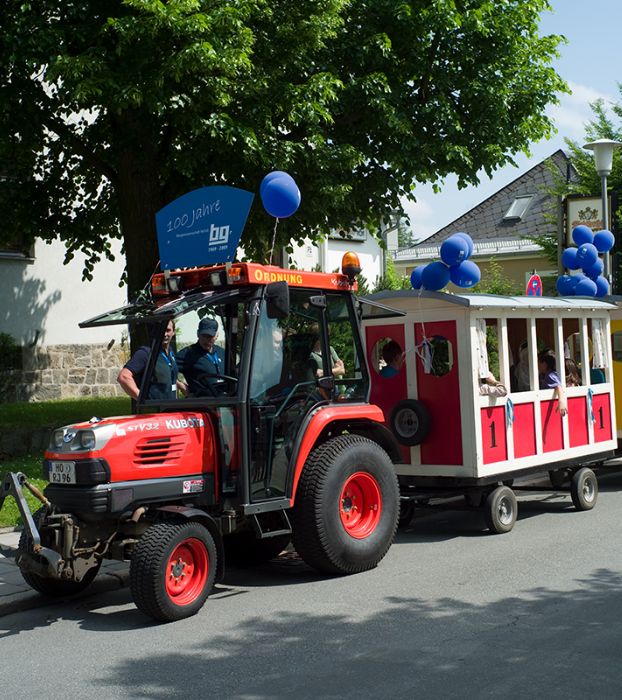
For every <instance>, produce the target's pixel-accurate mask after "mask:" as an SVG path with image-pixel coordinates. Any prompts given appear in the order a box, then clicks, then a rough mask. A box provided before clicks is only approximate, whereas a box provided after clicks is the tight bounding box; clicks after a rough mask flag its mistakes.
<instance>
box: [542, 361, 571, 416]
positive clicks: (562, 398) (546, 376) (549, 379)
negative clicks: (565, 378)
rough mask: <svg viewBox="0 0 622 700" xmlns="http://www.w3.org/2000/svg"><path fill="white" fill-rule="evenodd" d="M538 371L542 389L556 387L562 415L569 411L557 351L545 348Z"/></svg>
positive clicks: (558, 407) (559, 409) (558, 406)
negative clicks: (558, 366)
mask: <svg viewBox="0 0 622 700" xmlns="http://www.w3.org/2000/svg"><path fill="white" fill-rule="evenodd" d="M538 371H539V373H540V389H554V390H555V395H556V396H557V402H558V405H557V410H558V411H559V412H560V413H561V415H562V416H565V415H566V413H568V404H567V401H566V392H565V391H564V387H563V386H562V382H561V379H560V377H559V374H558V373H557V363H556V361H555V353H554V352H553V351H552V350H543V351H542V352H541V353H540V354H539V355H538Z"/></svg>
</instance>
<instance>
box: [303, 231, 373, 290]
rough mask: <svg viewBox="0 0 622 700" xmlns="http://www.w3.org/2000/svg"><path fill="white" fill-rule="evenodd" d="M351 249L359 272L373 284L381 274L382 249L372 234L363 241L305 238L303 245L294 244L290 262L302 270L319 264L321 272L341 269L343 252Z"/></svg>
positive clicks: (370, 284)
mask: <svg viewBox="0 0 622 700" xmlns="http://www.w3.org/2000/svg"><path fill="white" fill-rule="evenodd" d="M348 251H352V252H354V253H356V254H357V255H358V256H359V260H360V262H361V274H363V275H364V276H365V278H366V279H367V282H368V284H369V286H370V287H371V286H373V285H374V284H375V282H376V278H377V277H379V276H380V275H381V274H382V250H381V248H380V246H379V245H378V242H377V241H376V239H375V238H374V237H373V236H370V235H369V234H367V237H366V239H365V240H364V241H341V240H336V239H333V238H330V239H327V240H325V241H324V242H322V243H315V242H311V241H310V240H309V239H306V241H305V243H304V244H303V245H296V244H294V253H293V255H292V256H291V260H292V264H294V265H296V267H298V268H300V269H302V270H313V269H314V268H315V266H316V265H320V267H321V269H322V272H333V271H334V270H341V258H342V257H343V254H344V253H346V252H348Z"/></svg>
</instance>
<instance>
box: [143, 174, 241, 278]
mask: <svg viewBox="0 0 622 700" xmlns="http://www.w3.org/2000/svg"><path fill="white" fill-rule="evenodd" d="M253 197H254V194H253V193H252V192H247V191H246V190H241V189H239V188H237V187H229V186H226V185H216V186H214V187H201V188H199V189H198V190H193V191H192V192H188V193H187V194H184V195H182V196H181V197H178V198H177V199H175V200H173V201H172V202H170V203H169V204H167V205H166V206H165V207H163V208H162V209H160V211H159V212H157V213H156V217H155V218H156V231H157V235H158V248H159V251H160V267H161V269H162V270H173V269H175V268H178V267H196V266H198V265H213V264H217V263H225V262H230V261H232V260H233V259H234V258H235V253H236V250H237V248H238V245H239V243H240V237H241V236H242V231H243V229H244V225H245V224H246V219H247V217H248V213H249V211H250V208H251V204H252V203H253Z"/></svg>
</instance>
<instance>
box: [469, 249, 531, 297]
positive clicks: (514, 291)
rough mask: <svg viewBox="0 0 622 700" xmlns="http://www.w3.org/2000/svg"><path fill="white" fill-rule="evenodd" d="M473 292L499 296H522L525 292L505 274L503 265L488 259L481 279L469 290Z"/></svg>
mask: <svg viewBox="0 0 622 700" xmlns="http://www.w3.org/2000/svg"><path fill="white" fill-rule="evenodd" d="M471 291H472V292H473V293H474V294H499V295H501V296H507V297H513V296H522V295H523V294H524V293H525V290H524V289H521V288H520V287H519V286H518V284H516V282H514V280H511V279H509V278H507V277H506V276H505V271H504V269H503V265H502V264H501V263H500V262H497V260H495V259H494V258H491V259H490V262H488V264H487V267H486V272H485V273H484V274H483V275H482V279H481V280H480V281H479V282H478V283H477V284H476V285H475V286H474V287H473V289H472V290H471Z"/></svg>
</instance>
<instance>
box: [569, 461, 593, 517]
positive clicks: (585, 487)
mask: <svg viewBox="0 0 622 700" xmlns="http://www.w3.org/2000/svg"><path fill="white" fill-rule="evenodd" d="M570 495H571V497H572V502H573V503H574V507H575V508H576V509H577V510H592V508H593V507H594V506H595V505H596V499H597V498H598V479H597V478H596V474H594V472H593V471H592V470H591V469H588V468H587V467H583V468H582V469H579V471H578V472H576V473H575V474H574V475H573V477H572V481H571V482H570Z"/></svg>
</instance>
